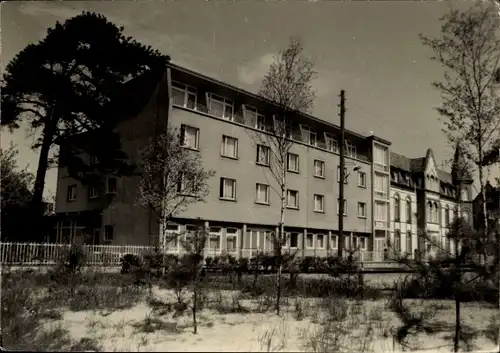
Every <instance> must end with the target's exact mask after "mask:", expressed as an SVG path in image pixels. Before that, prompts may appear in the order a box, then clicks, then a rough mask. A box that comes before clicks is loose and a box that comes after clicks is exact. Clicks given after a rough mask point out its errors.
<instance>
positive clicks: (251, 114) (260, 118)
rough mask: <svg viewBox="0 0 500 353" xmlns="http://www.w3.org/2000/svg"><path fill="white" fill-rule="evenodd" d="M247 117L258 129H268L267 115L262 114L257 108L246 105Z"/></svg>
mask: <svg viewBox="0 0 500 353" xmlns="http://www.w3.org/2000/svg"><path fill="white" fill-rule="evenodd" d="M244 109H245V115H246V117H245V119H246V120H248V121H249V122H250V124H251V125H252V126H253V127H255V128H256V129H259V130H262V131H265V130H266V117H265V116H264V115H263V114H260V113H259V111H258V110H257V108H254V107H250V106H248V105H245V107H244Z"/></svg>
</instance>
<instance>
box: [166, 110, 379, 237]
mask: <svg viewBox="0 0 500 353" xmlns="http://www.w3.org/2000/svg"><path fill="white" fill-rule="evenodd" d="M171 124H172V125H173V126H177V127H179V126H180V125H181V124H187V125H191V126H194V127H197V128H199V129H200V138H199V144H200V152H199V153H201V155H202V159H203V164H204V167H205V168H207V169H213V170H215V171H216V175H215V177H213V178H212V179H211V180H210V181H209V185H210V188H211V193H210V195H209V196H208V197H207V200H206V202H205V203H199V204H194V205H190V207H189V208H188V209H187V210H186V211H185V212H183V213H182V214H180V215H179V217H182V218H197V217H202V218H203V219H207V220H213V221H226V222H241V223H247V224H260V225H276V224H277V223H278V222H279V219H280V200H279V194H278V193H277V192H274V191H272V190H271V192H270V205H260V204H256V203H255V197H256V191H255V188H256V183H263V184H268V185H270V186H271V187H272V188H275V189H277V188H278V186H279V184H278V183H277V182H276V180H275V179H274V177H273V175H272V173H271V172H270V170H269V168H268V167H264V166H260V165H257V164H256V153H257V143H256V141H255V138H253V136H252V133H253V131H252V130H250V129H249V128H247V127H243V126H241V125H239V124H236V123H232V122H228V121H225V120H222V119H218V118H215V117H211V116H208V115H206V114H202V113H196V112H193V111H189V110H186V109H182V108H176V107H174V108H173V113H172V117H171ZM222 135H227V136H230V137H234V138H237V139H238V159H229V158H225V157H222V156H221V143H222ZM290 152H291V153H296V154H298V155H299V173H298V174H297V173H292V172H288V173H287V178H288V181H287V182H288V188H289V189H294V190H298V191H299V209H287V210H286V212H285V222H286V225H287V226H289V227H304V228H312V229H319V230H328V229H331V230H333V229H337V228H338V215H337V197H336V196H337V195H338V190H339V186H338V182H337V168H338V165H339V156H338V155H337V154H335V153H330V152H327V151H323V150H320V149H317V148H314V147H311V146H307V145H304V144H300V143H294V144H293V145H292V147H291V149H290ZM315 159H318V160H322V161H324V162H325V178H324V179H323V178H317V177H314V176H313V171H314V160H315ZM346 161H347V162H346V164H347V166H348V169H347V171H348V173H349V171H350V170H352V168H353V167H354V165H358V166H360V167H361V171H364V172H365V173H366V178H367V181H366V185H367V187H360V186H358V185H357V184H358V183H357V172H352V173H351V175H350V176H349V177H348V183H347V184H346V185H345V189H344V190H345V199H347V200H349V202H348V203H347V216H346V217H345V219H344V229H345V230H346V231H353V232H365V233H371V222H372V221H371V213H370V212H369V210H370V204H371V189H370V186H371V178H370V172H369V171H370V165H369V164H368V163H366V162H361V161H355V160H352V159H349V158H346ZM349 162H350V163H349ZM349 166H351V168H350V169H349ZM221 177H226V178H231V179H235V180H236V201H227V200H221V199H220V198H219V188H220V178H221ZM314 194H321V195H324V197H325V209H324V212H323V213H320V212H315V211H314V207H313V202H314V199H313V195H314ZM358 202H364V203H366V205H367V214H366V217H365V218H360V217H358V214H357V208H358Z"/></svg>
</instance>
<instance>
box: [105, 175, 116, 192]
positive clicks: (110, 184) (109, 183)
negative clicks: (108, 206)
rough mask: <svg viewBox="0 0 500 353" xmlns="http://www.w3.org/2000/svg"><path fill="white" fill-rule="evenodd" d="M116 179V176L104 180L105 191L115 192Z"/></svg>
mask: <svg viewBox="0 0 500 353" xmlns="http://www.w3.org/2000/svg"><path fill="white" fill-rule="evenodd" d="M116 189H117V180H116V178H108V179H107V180H106V193H108V194H116Z"/></svg>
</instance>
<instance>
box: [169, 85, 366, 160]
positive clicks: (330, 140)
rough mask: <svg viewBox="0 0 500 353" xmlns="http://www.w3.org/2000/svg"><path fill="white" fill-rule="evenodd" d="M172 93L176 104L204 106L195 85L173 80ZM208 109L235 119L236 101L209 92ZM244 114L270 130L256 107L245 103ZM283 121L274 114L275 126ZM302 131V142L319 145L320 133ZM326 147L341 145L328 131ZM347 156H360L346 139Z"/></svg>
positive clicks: (334, 149) (332, 148) (303, 128)
mask: <svg viewBox="0 0 500 353" xmlns="http://www.w3.org/2000/svg"><path fill="white" fill-rule="evenodd" d="M172 95H173V104H174V105H175V106H180V107H184V108H187V109H192V110H201V111H203V108H202V106H201V105H200V104H198V94H197V89H196V88H195V87H191V86H188V85H185V84H182V83H179V82H172ZM206 101H207V109H208V113H209V114H211V115H214V116H216V117H219V118H221V119H225V120H229V121H234V119H235V104H234V101H232V100H230V99H227V98H225V97H221V96H219V95H217V94H214V93H207V95H206ZM242 108H243V115H244V117H245V118H246V120H248V121H249V122H251V125H252V126H253V127H254V128H255V129H258V130H262V131H270V130H271V129H270V121H268V120H269V119H268V117H266V116H265V115H264V114H262V113H261V112H260V111H258V110H257V109H256V108H254V107H250V106H248V105H243V106H242ZM281 123H282V122H281V121H280V120H279V119H278V118H277V117H276V116H275V115H273V126H278V125H279V124H281ZM299 127H300V132H301V137H302V142H304V143H307V144H309V145H311V146H315V147H320V146H319V138H318V133H317V132H316V131H315V130H313V129H312V128H310V127H309V126H307V125H302V124H301V125H300V126H299ZM287 135H288V136H287V138H290V139H291V138H292V135H291V131H290V129H287ZM323 135H324V147H325V149H327V150H329V151H331V152H336V153H338V152H339V146H338V142H337V140H336V139H335V138H334V137H333V136H332V135H331V134H328V133H324V134H323ZM345 147H346V150H345V154H346V156H349V157H352V158H358V154H357V148H356V146H355V145H353V144H351V143H350V142H349V141H346V146H345Z"/></svg>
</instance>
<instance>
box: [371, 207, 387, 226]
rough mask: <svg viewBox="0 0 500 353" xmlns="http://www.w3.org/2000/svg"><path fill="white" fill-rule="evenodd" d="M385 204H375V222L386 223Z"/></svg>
mask: <svg viewBox="0 0 500 353" xmlns="http://www.w3.org/2000/svg"><path fill="white" fill-rule="evenodd" d="M387 205H388V204H387V203H385V202H375V212H374V213H375V214H374V217H375V220H376V221H380V222H384V223H385V222H387V213H388V212H387Z"/></svg>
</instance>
